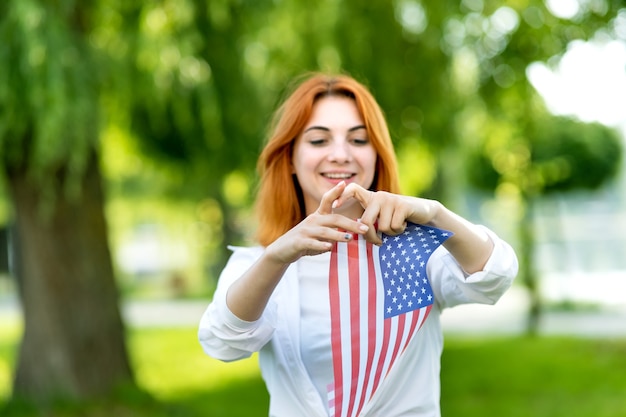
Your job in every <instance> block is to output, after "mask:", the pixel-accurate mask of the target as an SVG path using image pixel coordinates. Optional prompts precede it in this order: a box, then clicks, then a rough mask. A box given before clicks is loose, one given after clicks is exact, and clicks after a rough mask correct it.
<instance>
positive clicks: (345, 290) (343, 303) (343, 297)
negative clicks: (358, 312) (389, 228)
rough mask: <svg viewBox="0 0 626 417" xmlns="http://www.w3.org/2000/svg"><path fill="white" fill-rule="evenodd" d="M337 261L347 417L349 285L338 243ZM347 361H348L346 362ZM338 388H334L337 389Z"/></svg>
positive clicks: (342, 245) (341, 245) (345, 260)
mask: <svg viewBox="0 0 626 417" xmlns="http://www.w3.org/2000/svg"><path fill="white" fill-rule="evenodd" d="M337 259H339V260H340V261H341V262H339V264H338V265H337V266H338V268H337V272H338V273H337V276H338V277H339V283H338V284H339V294H340V299H339V320H340V322H341V327H340V328H341V358H342V359H341V365H342V367H341V372H342V374H343V375H342V378H343V386H342V387H341V389H342V392H343V395H342V401H341V408H340V409H341V417H347V412H348V404H349V403H350V390H349V389H348V390H347V391H346V387H349V386H350V385H349V381H350V376H351V375H352V363H351V361H350V360H349V358H350V357H351V356H352V352H351V350H352V346H351V344H350V338H351V328H350V285H349V280H348V277H349V270H348V245H347V244H346V243H339V244H338V245H337ZM347 359H348V360H347ZM337 388H339V387H335V389H337Z"/></svg>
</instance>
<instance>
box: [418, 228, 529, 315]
mask: <svg viewBox="0 0 626 417" xmlns="http://www.w3.org/2000/svg"><path fill="white" fill-rule="evenodd" d="M481 227H482V228H483V229H484V230H485V231H486V232H487V234H488V235H489V238H490V239H491V240H492V242H493V245H494V247H493V251H492V253H491V256H490V257H489V259H488V260H487V263H486V264H485V267H484V268H483V270H482V271H478V272H475V273H473V274H467V273H466V272H465V271H463V269H462V268H461V266H460V265H459V263H458V262H457V261H456V259H454V257H453V256H452V255H451V254H450V252H448V251H447V249H445V247H443V246H440V247H439V248H437V250H436V251H435V252H434V253H433V254H432V256H431V258H430V259H429V261H428V265H427V266H426V268H427V273H428V277H429V279H430V281H431V285H432V287H433V291H434V293H435V300H436V302H437V303H438V304H439V306H440V308H441V309H444V308H448V307H453V306H455V305H459V304H469V303H479V304H495V303H496V302H497V301H498V300H499V299H500V297H501V296H502V295H503V294H504V293H505V292H506V291H507V290H508V289H509V288H510V287H511V284H512V283H513V280H514V279H515V276H516V275H517V272H518V267H519V266H518V261H517V256H516V255H515V251H514V250H513V248H512V247H511V246H510V245H509V244H508V243H506V242H505V241H504V240H502V239H500V238H499V237H498V236H497V235H496V234H495V233H494V232H492V231H491V230H489V229H487V228H486V227H483V226H481Z"/></svg>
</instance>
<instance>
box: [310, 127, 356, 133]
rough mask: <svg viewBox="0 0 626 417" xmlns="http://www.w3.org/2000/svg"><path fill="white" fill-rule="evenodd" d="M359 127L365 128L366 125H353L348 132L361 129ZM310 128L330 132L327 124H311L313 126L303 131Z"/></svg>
mask: <svg viewBox="0 0 626 417" xmlns="http://www.w3.org/2000/svg"><path fill="white" fill-rule="evenodd" d="M359 129H365V125H358V126H354V127H351V128H350V129H348V132H354V131H355V130H359ZM309 130H323V131H325V132H330V129H329V128H327V127H325V126H311V127H307V128H306V129H305V130H304V132H303V133H306V132H308V131H309Z"/></svg>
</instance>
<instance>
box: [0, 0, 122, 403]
mask: <svg viewBox="0 0 626 417" xmlns="http://www.w3.org/2000/svg"><path fill="white" fill-rule="evenodd" d="M95 7H96V4H95V3H89V4H85V3H82V2H77V1H69V0H68V1H63V2H44V1H37V0H19V1H18V0H11V1H6V2H2V3H1V4H0V38H1V39H3V42H2V43H0V61H1V62H3V65H2V67H1V69H0V167H1V168H2V175H3V177H4V180H5V181H6V183H7V189H8V190H9V194H10V198H11V200H12V203H13V208H14V209H13V215H14V222H15V230H16V231H17V232H16V234H17V236H16V241H17V249H18V250H17V254H18V256H17V259H16V269H15V271H13V272H14V274H15V277H16V279H17V282H18V287H19V294H20V298H21V301H22V306H23V313H24V314H23V317H24V334H23V338H22V341H21V344H20V350H19V355H18V360H17V369H16V372H15V379H14V384H13V395H14V397H16V398H24V399H26V400H32V401H35V402H39V403H46V402H47V401H48V400H51V399H53V398H56V397H74V398H86V397H90V396H94V395H100V394H104V393H107V392H109V391H110V390H111V389H112V388H114V387H116V386H117V385H118V384H121V383H132V381H133V376H132V372H131V368H130V365H129V360H128V356H127V352H126V346H125V342H124V329H123V324H122V320H121V316H120V312H119V308H118V304H117V303H118V293H117V289H116V284H115V281H114V277H113V271H112V266H111V257H110V252H109V247H108V244H107V228H106V222H105V218H104V214H103V203H104V195H103V192H102V187H101V181H102V179H101V176H100V171H99V161H98V135H99V116H100V109H99V105H100V103H99V100H100V82H101V78H100V77H101V75H102V71H101V70H102V68H103V65H105V63H104V62H103V61H102V60H101V57H100V56H98V54H96V51H95V50H94V48H92V46H91V45H90V42H89V36H90V31H91V29H92V27H93V25H94V19H95V10H96V9H95ZM7 63H10V64H8V65H7Z"/></svg>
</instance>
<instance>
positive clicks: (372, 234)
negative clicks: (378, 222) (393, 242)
mask: <svg viewBox="0 0 626 417" xmlns="http://www.w3.org/2000/svg"><path fill="white" fill-rule="evenodd" d="M365 240H367V241H368V242H370V243H373V244H374V245H378V246H380V245H382V244H383V241H382V239H381V233H380V232H378V231H377V230H376V228H375V227H370V228H369V230H368V231H367V233H365Z"/></svg>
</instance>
